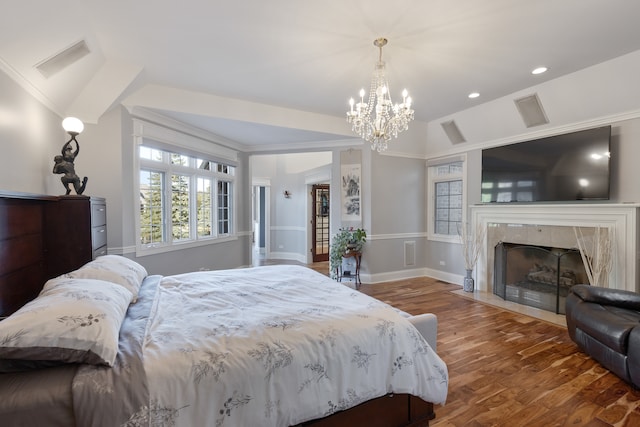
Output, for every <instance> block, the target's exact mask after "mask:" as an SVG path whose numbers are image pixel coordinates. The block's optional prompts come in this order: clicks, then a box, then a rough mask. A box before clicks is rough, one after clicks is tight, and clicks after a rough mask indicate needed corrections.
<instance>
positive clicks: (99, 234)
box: [91, 225, 107, 249]
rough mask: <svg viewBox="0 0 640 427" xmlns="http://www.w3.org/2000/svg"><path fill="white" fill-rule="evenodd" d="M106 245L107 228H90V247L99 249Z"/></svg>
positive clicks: (104, 226)
mask: <svg viewBox="0 0 640 427" xmlns="http://www.w3.org/2000/svg"><path fill="white" fill-rule="evenodd" d="M106 244H107V226H106V225H100V226H98V227H92V228H91V246H92V247H93V248H94V249H95V248H99V247H101V246H105V245H106Z"/></svg>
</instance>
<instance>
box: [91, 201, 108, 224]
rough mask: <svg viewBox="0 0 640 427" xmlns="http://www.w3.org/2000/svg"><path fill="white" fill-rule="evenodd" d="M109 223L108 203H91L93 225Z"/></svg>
mask: <svg viewBox="0 0 640 427" xmlns="http://www.w3.org/2000/svg"><path fill="white" fill-rule="evenodd" d="M106 223H107V205H106V204H104V203H91V225H92V226H93V227H95V226H96V225H105V224H106Z"/></svg>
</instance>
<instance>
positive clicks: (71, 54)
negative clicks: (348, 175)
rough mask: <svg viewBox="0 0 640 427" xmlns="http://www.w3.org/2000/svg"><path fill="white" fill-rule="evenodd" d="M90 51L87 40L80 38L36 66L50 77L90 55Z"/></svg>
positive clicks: (44, 74)
mask: <svg viewBox="0 0 640 427" xmlns="http://www.w3.org/2000/svg"><path fill="white" fill-rule="evenodd" d="M90 52H91V51H90V50H89V46H87V42H85V41H84V40H80V41H79V42H77V43H75V44H73V45H71V46H69V47H68V48H66V49H64V50H63V51H62V52H58V53H56V54H55V55H53V56H52V57H50V58H47V59H45V60H44V61H42V62H40V63H38V64H36V66H35V67H36V68H37V69H38V71H40V73H41V74H42V75H43V76H45V77H46V78H49V77H51V76H53V75H54V74H56V73H57V72H59V71H61V70H62V69H64V68H66V67H68V66H69V65H71V64H73V63H74V62H76V61H78V60H79V59H80V58H83V57H84V56H86V55H88V54H89V53H90Z"/></svg>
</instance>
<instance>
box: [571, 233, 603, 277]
mask: <svg viewBox="0 0 640 427" xmlns="http://www.w3.org/2000/svg"><path fill="white" fill-rule="evenodd" d="M573 231H574V233H575V235H576V240H577V242H578V249H579V250H580V256H581V257H582V263H583V264H584V268H585V270H586V271H587V277H588V278H589V284H590V285H592V286H603V287H608V284H609V272H610V271H611V264H612V258H611V255H612V254H611V245H612V235H611V232H610V230H609V229H608V228H601V227H600V226H598V227H596V229H595V231H594V233H593V236H591V237H589V236H587V237H585V236H584V235H583V234H582V229H580V228H579V227H573Z"/></svg>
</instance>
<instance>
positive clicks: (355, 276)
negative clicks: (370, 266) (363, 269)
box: [336, 251, 362, 289]
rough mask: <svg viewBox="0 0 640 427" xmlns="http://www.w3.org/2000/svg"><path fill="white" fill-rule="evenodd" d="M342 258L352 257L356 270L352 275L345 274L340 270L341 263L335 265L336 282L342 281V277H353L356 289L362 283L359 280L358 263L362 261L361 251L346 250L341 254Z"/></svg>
mask: <svg viewBox="0 0 640 427" xmlns="http://www.w3.org/2000/svg"><path fill="white" fill-rule="evenodd" d="M342 258H354V259H355V261H356V271H355V272H354V274H353V275H349V276H346V275H344V274H343V272H342V265H340V266H339V267H336V277H337V278H338V282H342V278H343V277H353V280H354V282H355V284H356V289H360V285H362V281H361V280H360V264H361V262H362V252H353V251H350V252H346V253H344V254H342Z"/></svg>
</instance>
